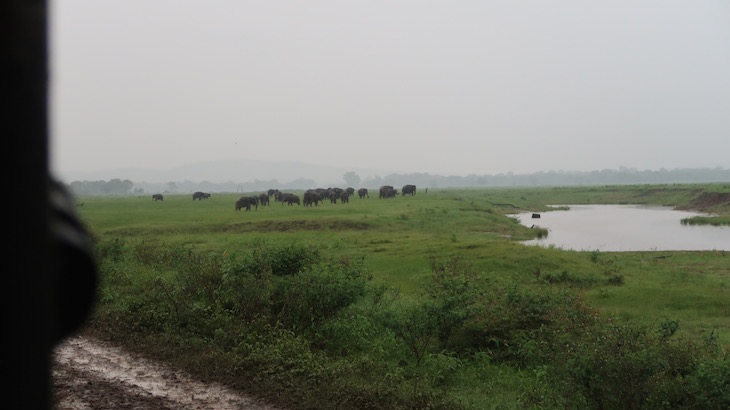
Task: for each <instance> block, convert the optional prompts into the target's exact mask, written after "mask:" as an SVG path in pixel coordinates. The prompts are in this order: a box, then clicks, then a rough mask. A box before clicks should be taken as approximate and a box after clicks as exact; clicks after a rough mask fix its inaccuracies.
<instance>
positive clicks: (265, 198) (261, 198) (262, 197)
mask: <svg viewBox="0 0 730 410" xmlns="http://www.w3.org/2000/svg"><path fill="white" fill-rule="evenodd" d="M259 204H261V206H266V205H268V204H269V195H268V194H266V193H263V194H261V195H259Z"/></svg>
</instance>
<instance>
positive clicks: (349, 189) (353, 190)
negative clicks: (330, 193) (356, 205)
mask: <svg viewBox="0 0 730 410" xmlns="http://www.w3.org/2000/svg"><path fill="white" fill-rule="evenodd" d="M345 192H347V195H349V196H353V195H355V188H352V187H349V188H347V189H345Z"/></svg>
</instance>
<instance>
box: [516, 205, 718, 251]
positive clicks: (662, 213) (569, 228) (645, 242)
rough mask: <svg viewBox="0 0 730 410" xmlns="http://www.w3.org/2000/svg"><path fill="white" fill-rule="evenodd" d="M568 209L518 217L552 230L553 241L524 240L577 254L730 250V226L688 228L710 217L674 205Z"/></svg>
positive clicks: (522, 221)
mask: <svg viewBox="0 0 730 410" xmlns="http://www.w3.org/2000/svg"><path fill="white" fill-rule="evenodd" d="M568 206H569V207H570V210H567V211H550V212H541V213H540V218H539V219H538V218H532V212H525V213H520V214H518V215H516V217H517V218H518V219H519V221H520V223H522V224H523V225H525V226H532V225H536V226H539V227H542V228H547V229H548V236H547V238H543V239H534V240H530V241H525V242H523V243H524V244H527V245H541V246H551V245H552V246H555V247H558V248H562V249H569V250H577V251H593V250H599V251H608V252H621V251H669V250H688V251H695V250H697V251H699V250H730V227H727V226H722V227H718V226H704V225H703V226H696V225H695V226H690V225H682V223H681V221H682V219H684V218H688V217H691V216H697V215H705V214H700V213H696V212H688V211H677V210H674V209H673V208H670V207H655V206H642V205H568Z"/></svg>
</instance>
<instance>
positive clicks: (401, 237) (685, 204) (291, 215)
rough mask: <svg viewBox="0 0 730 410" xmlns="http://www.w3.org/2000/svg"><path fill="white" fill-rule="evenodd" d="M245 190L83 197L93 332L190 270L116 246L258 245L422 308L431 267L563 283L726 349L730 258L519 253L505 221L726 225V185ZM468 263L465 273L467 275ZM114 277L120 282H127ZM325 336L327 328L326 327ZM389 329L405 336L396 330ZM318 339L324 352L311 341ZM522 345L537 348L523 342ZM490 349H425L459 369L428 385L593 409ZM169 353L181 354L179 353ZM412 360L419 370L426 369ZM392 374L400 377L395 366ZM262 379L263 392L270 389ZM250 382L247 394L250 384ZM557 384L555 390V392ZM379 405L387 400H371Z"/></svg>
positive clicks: (227, 252)
mask: <svg viewBox="0 0 730 410" xmlns="http://www.w3.org/2000/svg"><path fill="white" fill-rule="evenodd" d="M273 188H275V187H273ZM291 192H295V193H298V194H299V195H300V196H301V194H302V192H301V191H300V192H296V191H291ZM373 192H375V194H373ZM240 195H241V194H237V193H236V194H234V193H213V194H212V196H211V197H210V198H209V199H207V200H195V201H194V200H192V196H191V195H190V194H184V195H183V194H181V195H173V194H166V195H165V199H164V201H162V202H154V201H153V200H152V198H151V195H146V196H128V197H84V198H79V199H78V202H82V201H83V203H84V206H82V207H78V208H77V210H78V212H79V214H80V216H81V218H82V220H83V221H84V222H85V223H86V225H87V227H88V229H89V231H90V232H91V233H92V235H93V237H94V238H95V242H96V243H97V245H98V246H100V247H104V249H106V250H107V251H105V252H99V255H100V274H101V277H102V285H101V288H100V302H99V304H98V309H97V312H96V313H95V315H94V318H93V320H92V321H91V325H90V326H91V328H92V329H93V330H94V331H96V332H100V333H104V332H106V333H107V334H109V335H112V334H115V333H117V332H120V330H119V329H117V330H115V329H114V326H115V325H114V324H113V323H112V321H113V320H119V316H118V311H121V310H126V311H127V314H128V315H130V316H134V314H135V312H134V311H131V312H130V306H136V308H137V309H142V310H144V309H145V308H143V307H142V306H148V305H150V304H152V303H159V304H165V303H166V302H165V299H166V298H174V296H168V297H166V296H164V295H163V296H159V299H158V300H157V302H150V301H134V302H130V299H131V298H132V296H130V295H128V293H134V292H137V290H136V288H135V287H136V286H148V287H149V286H152V287H154V286H155V285H154V284H156V283H158V284H159V283H164V284H165V285H164V286H162V288H164V289H166V290H165V292H166V293H167V294H168V295H169V294H171V291H169V290H170V289H173V290H174V289H175V288H176V287H181V286H182V285H180V284H179V281H180V271H181V270H187V269H188V268H187V267H186V268H181V267H180V266H181V265H179V263H159V264H156V265H152V266H144V267H140V266H138V265H137V264H136V263H137V262H130V261H129V259H125V261H126V262H124V263H117V264H114V263H111V262H109V260H108V259H109V258H110V257H109V256H108V255H109V252H108V249H109V248H110V247H111V246H112V244H114V243H116V244H119V247H120V248H124V249H125V250H124V251H121V252H120V253H122V254H125V255H127V254H131V253H134V254H136V255H137V257H136V259H137V260H140V259H142V257H141V256H140V254H142V253H144V252H143V251H142V249H147V250H148V252H150V253H152V252H156V254H157V255H159V254H161V253H164V252H165V251H163V250H164V249H175V250H176V251H175V252H176V253H173V254H169V255H167V256H166V257H169V258H177V259H186V258H187V259H190V260H191V261H192V260H194V261H195V263H201V264H205V263H209V262H200V260H201V259H200V258H201V257H202V258H211V260H214V261H216V262H215V263H216V264H222V266H225V264H226V262H225V261H241V260H245V259H246V258H250V257H251V255H252V254H255V252H256V251H257V250H258V249H262V248H275V249H294V250H296V249H301V248H308V247H312V248H316V249H318V252H322V253H324V254H327V255H328V256H332V257H335V258H342V259H344V260H348V261H359V263H361V264H362V269H363V270H364V271H366V272H368V277H369V278H371V281H372V283H373V284H374V285H382V286H385V287H387V288H388V289H391V291H390V292H391V294H393V295H399V297H400V298H405V299H413V300H420V299H421V298H423V297H424V295H425V294H427V293H428V292H429V291H430V290H431V288H432V287H433V281H434V277H433V275H434V271H435V270H438V269H443V270H448V268H449V266H450V265H449V263H450V262H449V261H459V263H460V264H461V265H458V264H457V265H455V266H452V269H453V270H459V271H460V270H468V271H469V272H473V273H475V274H476V275H477V276H479V277H480V278H482V279H484V280H488V281H489V283H491V285H490V286H491V288H494V289H497V288H499V289H506V290H505V291H504V292H503V293H507V294H508V293H509V292H510V289H513V288H515V289H520V290H521V291H520V292H522V291H524V292H536V293H535V294H536V295H544V294H546V293H545V292H548V289H549V290H550V292H552V291H555V290H556V289H568V290H569V291H570V292H572V293H575V294H576V295H578V296H579V297H580V298H585V300H586V303H587V305H588V306H589V307H590V309H594V310H595V312H597V314H599V315H600V316H602V317H607V318H611V320H615V321H618V322H625V323H632V324H641V325H646V326H648V327H651V328H656V327H662V326H664V327H666V326H674V328H673V329H672V335H676V336H677V337H686V338H688V339H690V340H697V341H702V342H706V341H708V340H710V341H711V342H712V343H715V344H718V345H719V346H721V349H724V350H725V351H726V350H727V347H728V346H730V255H729V254H728V252H726V251H722V250H718V251H702V252H699V251H698V252H665V251H662V252H648V251H647V252H597V251H594V252H590V251H581V252H578V251H568V250H563V249H559V248H543V247H532V246H525V245H522V244H520V242H519V241H521V240H527V239H532V238H534V237H535V236H536V235H538V232H537V230H535V229H530V228H527V227H524V226H522V225H521V224H519V223H518V222H517V221H516V220H515V219H514V218H511V217H510V215H511V214H514V213H517V212H521V211H531V212H545V211H547V210H548V205H551V204H591V203H592V204H656V205H669V206H675V207H677V208H682V209H700V210H703V211H706V212H710V213H712V214H713V215H714V216H713V217H711V218H708V219H707V220H703V221H700V222H699V223H707V224H717V225H728V224H730V222H727V221H728V220H729V218H730V201H728V200H726V199H725V198H730V186H728V185H727V184H725V185H722V184H709V185H646V186H596V187H554V188H553V187H550V188H520V189H510V188H492V189H481V188H480V189H429V191H428V193H427V194H425V193H424V192H422V190H420V189H419V191H418V192H417V194H416V195H415V196H399V197H396V198H391V199H379V198H377V193H376V190H375V189H371V195H372V196H371V197H370V198H365V199H359V198H358V197H357V196H355V197H353V198H351V200H350V202H349V204H342V203H339V202H338V203H337V204H331V203H329V202H327V203H322V204H320V205H319V206H317V207H304V206H297V205H293V206H289V205H286V204H280V203H277V202H273V201H272V203H271V205H269V206H259V207H258V208H257V209H256V210H251V211H243V210H242V211H235V210H234V203H235V201H236V199H237V198H238V197H239V196H240ZM718 229H727V227H725V228H718ZM181 250H182V251H181ZM170 255H172V256H170ZM200 255H202V256H200ZM124 258H128V256H124ZM156 258H159V256H156ZM221 260H222V261H223V262H219V261H221ZM180 263H182V262H180ZM190 263H192V262H190ZM466 265H468V269H467V268H464V267H463V266H466ZM216 266H219V265H216ZM439 266H441V268H438V267H439ZM460 266H461V267H460ZM120 271H122V272H121V273H120ZM538 271H539V275H537V274H536V272H538ZM120 275H121V276H123V277H124V278H125V279H124V281H121V280H120V279H119V276H120ZM135 275H138V276H139V277H135ZM122 286H123V288H122ZM165 292H161V293H165ZM173 293H174V292H173ZM548 293H549V292H548ZM176 306H177V305H176ZM149 309H152V310H154V308H149ZM115 312H117V313H115ZM160 320H162V319H160ZM129 326H130V325H129V324H127V325H124V326H123V328H124V331H126V332H128V331H129ZM160 326H162V325H160ZM331 326H335V325H331ZM363 326H364V325H363ZM394 328H395V329H401V328H399V327H397V326H396V327H394ZM134 329H135V332H142V334H144V332H147V333H148V334H146V336H141V335H140V336H137V341H139V339H143V338H150V340H154V339H155V337H157V338H159V339H164V338H165V337H169V336H164V337H162V336H159V335H158V336H154V334H155V333H157V332H162V330H160V329H159V328H157V327H155V328H154V330H149V329H148V328H145V327H141V326H136V327H134ZM144 329H147V330H144ZM328 329H329V328H328ZM350 330H352V329H350ZM350 330H348V332H349V331H350ZM221 331H222V332H225V330H221ZM329 331H332V330H331V329H330V330H329ZM363 331H364V330H363ZM293 332H294V333H296V331H293ZM317 332H320V333H321V332H323V330H322V329H321V328H318V330H317ZM530 332H532V333H529V332H528V333H526V334H533V335H534V334H535V333H534V332H539V329H532V330H530ZM335 333H336V332H335ZM318 334H319V333H318ZM394 334H395V335H396V336H397V335H398V334H399V333H398V331H394ZM400 334H401V339H402V341H403V343H405V345H408V343H407V341H408V338H407V337H405V336H403V334H402V331H401V333H400ZM396 336H393V337H396ZM198 337H200V336H198ZM433 337H435V336H433ZM510 337H513V336H510ZM396 339H397V337H396ZM185 340H187V342H178V343H181V344H185V343H188V347H187V349H192V350H196V349H202V350H200V351H198V353H199V354H200V355H202V356H205V355H206V354H212V353H210V352H208V353H204V350H205V349H204V348H202V347H196V348H191V346H192V345H195V342H194V341H193V339H185ZM429 340H430V339H429ZM505 340H506V339H505ZM127 342H129V340H127ZM129 343H131V342H129ZM137 343H138V342H137ZM239 343H242V342H239ZM310 343H313V344H316V343H314V342H311V340H310ZM346 343H347V342H344V341H343V342H342V344H343V345H345V344H346ZM381 343H383V344H385V342H381ZM393 343H395V342H393ZM521 343H523V344H524V346H530V344H529V343H527V342H526V341H524V340H523V341H522V342H521ZM395 345H397V344H395ZM427 345H428V344H427ZM487 345H488V346H491V347H490V349H492V350H490V349H487V348H485V349H483V353H485V352H486V353H485V354H487V353H488V354H489V357H490V359H489V360H487V362H489V363H491V364H489V365H486V364H483V363H482V365H480V366H476V365H474V363H477V362H479V359H478V358H479V357H482V356H479V353H478V352H476V353H475V352H473V351H472V349H474V348H473V347H470V348H469V349H467V350H468V351H469V352H470V353H469V363H471V365H469V366H467V365H464V364H463V363H462V362H458V363H460V364H459V365H458V366H457V365H456V364H455V363H456V362H452V361H450V360H452V359H450V358H451V357H453V356H452V355H450V354H449V353H448V352H446V351H443V350H441V351H439V350H435V351H430V350H428V349H426V348H425V351H424V352H425V353H427V355H426V359H425V361H424V362H423V363H425V364H424V365H423V366H425V367H428V366H432V367H433V368H435V369H437V371H436V372H437V373H438V371H443V370H438V369H443V368H444V367H445V368H449V369H452V367H453V366H456V367H459V368H460V369H461V370H459V371H455V370H453V369H452V370H451V371H449V372H448V373H449V375H450V376H449V380H448V381H445V380H441V381H440V382H439V381H438V380H435V381H434V380H431V381H429V383H427V384H428V386H429V388H428V389H429V391H434V390H439V389H441V388H444V389H445V388H446V387H448V388H449V391H450V393H446V392H444V391H440V392H439V393H438V394H437V395H438V397H441V396H445V397H446V398H445V399H444V400H447V402H449V403H452V404H453V403H454V402H458V403H460V404H459V406H460V407H463V408H486V407H493V408H526V407H552V406H553V405H554V406H556V407H564V406H567V407H581V406H582V405H584V404H585V403H586V402H584V401H581V400H578V399H576V400H577V401H576V402H561V401H559V400H558V399H557V398H555V397H551V396H550V393H549V392H546V391H543V390H545V389H548V388H547V387H545V385H549V383H547V382H545V381H543V380H542V379H540V377H541V376H540V375H539V374H538V373H539V371H540V369H543V370H544V369H545V368H543V367H541V366H543V365H544V364H538V363H532V364H529V363H528V364H525V363H522V364H519V365H517V364H515V363H516V362H515V361H514V357H516V356H519V357H523V356H521V355H525V356H524V357H533V356H530V355H526V354H525V353H524V351H522V353H519V354H516V355H513V354H512V353H510V355H511V356H510V357H511V358H512V359H510V360H505V361H502V362H500V361H497V359H496V357H497V356H498V355H496V353H494V352H496V351H498V350H500V349H502V350H505V351H507V350H509V349H508V348H507V347H504V346H502V345H500V346H497V347H494V346H492V345H489V344H487ZM180 349H182V350H185V349H186V348H183V347H181V348H180ZM343 349H344V347H343ZM348 349H350V348H348ZM395 350H397V349H395ZM457 350H458V349H457ZM477 350H479V349H477ZM523 350H524V348H523ZM404 351H406V352H407V351H408V349H407V348H404ZM159 354H160V355H162V356H164V355H165V354H164V352H159ZM392 354H393V355H394V356H396V359H397V360H396V362H398V360H400V362H401V364H402V363H403V361H404V360H405V361H406V362H409V363H410V361H411V359H413V358H412V357H409V356H407V355H406V356H399V354H404V353H396V352H393V353H392ZM416 356H417V355H416ZM167 358H168V359H174V356H170V357H167ZM404 358H405V359H404ZM221 360H222V359H221ZM525 360H526V359H525ZM530 360H533V359H530ZM534 360H537V359H534ZM439 361H440V362H439ZM518 362H519V361H518ZM410 364H411V365H413V363H410ZM417 364H418V366H420V365H421V362H418V363H417ZM188 366H190V364H189V363H188ZM439 366H441V367H439ZM450 366H452V367H450ZM388 369H389V370H388V371H396V370H397V369H398V367H397V366H396V367H395V370H393V369H392V368H388ZM193 370H195V369H193ZM197 371H198V372H202V373H206V365H201V364H200V363H199V361H198V364H197ZM545 371H547V370H545ZM553 371H554V372H555V373H558V371H557V370H553ZM526 372H527V373H526ZM428 374H433V371H429V373H428ZM497 375H499V376H497ZM231 377H233V376H231ZM393 377H395V376H393ZM399 377H400V376H399ZM403 377H405V376H403ZM586 377H587V376H586ZM409 380H411V379H409ZM260 383H261V384H262V385H267V384H266V383H267V382H264V381H261V382H260ZM353 383H354V382H353ZM414 383H416V382H414ZM440 383H441V384H440ZM544 383H547V384H544ZM503 384H504V385H503ZM439 386H442V387H441V388H440V387H439ZM244 387H245V388H247V389H251V388H252V387H251V385H246V386H244ZM554 388H555V386H552V385H550V389H554ZM520 389H524V391H521V390H520ZM568 389H569V388H568ZM312 394H313V393H312ZM363 394H364V393H363ZM434 394H435V393H434ZM586 394H588V393H586ZM520 395H524V397H523V396H520ZM487 396H488V397H487ZM520 397H522V398H520ZM310 399H311V402H309V401H307V403H308V404H306V405H304V404H302V403H304V401H303V400H300V401H299V402H298V403H300V404H301V408H317V403H319V404H320V405H321V403H323V401H318V400H325V401H326V399H323V398H310ZM449 400H451V401H449ZM620 403H625V402H620ZM284 404H287V405H289V406H292V405H293V404H294V403H292V402H285V403H284ZM350 404H352V403H350ZM390 404H392V403H390ZM551 404H552V405H551ZM593 404H595V403H593ZM379 406H383V405H382V404H378V405H376V404H372V406H368V405H363V407H379ZM398 406H404V405H403V404H402V403H401V404H399V405H398ZM398 406H396V407H398ZM413 406H414V407H418V405H416V404H414V405H413ZM355 407H359V406H355ZM404 407H408V406H404ZM436 407H438V406H436ZM447 407H450V406H447ZM589 407H590V406H589ZM611 407H612V406H610V405H608V406H607V408H611ZM649 407H653V406H649ZM657 407H661V406H657Z"/></svg>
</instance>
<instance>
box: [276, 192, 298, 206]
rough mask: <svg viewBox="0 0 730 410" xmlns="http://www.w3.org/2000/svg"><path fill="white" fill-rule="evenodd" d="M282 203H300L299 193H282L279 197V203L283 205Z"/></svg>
mask: <svg viewBox="0 0 730 410" xmlns="http://www.w3.org/2000/svg"><path fill="white" fill-rule="evenodd" d="M284 203H286V204H287V205H293V204H297V205H301V203H300V202H299V195H295V194H284V195H283V196H282V197H281V204H282V205H284Z"/></svg>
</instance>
